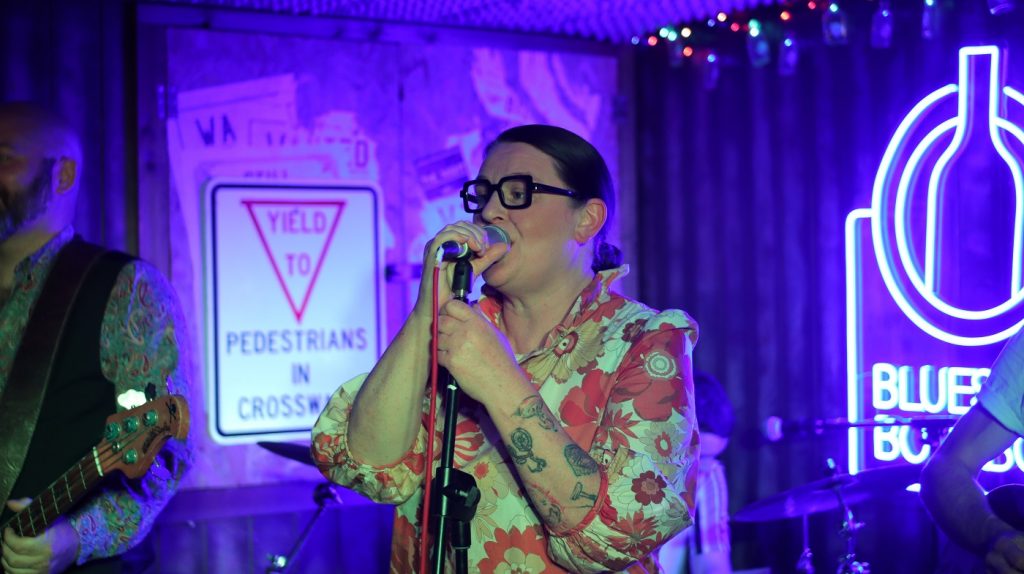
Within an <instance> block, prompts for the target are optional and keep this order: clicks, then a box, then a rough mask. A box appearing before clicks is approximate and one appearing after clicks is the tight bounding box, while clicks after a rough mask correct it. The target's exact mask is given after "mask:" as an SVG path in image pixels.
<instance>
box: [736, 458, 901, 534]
mask: <svg viewBox="0 0 1024 574" xmlns="http://www.w3.org/2000/svg"><path fill="white" fill-rule="evenodd" d="M920 474H921V467H920V466H918V465H914V464H901V465H894V466H887V467H883V468H875V469H871V470H865V471H862V472H860V473H858V474H853V475H851V474H837V475H836V476H830V477H828V478H823V479H821V480H816V481H814V482H809V483H807V484H803V485H800V486H797V487H795V488H791V489H789V490H786V491H783V492H780V493H779V494H776V495H774V496H769V497H768V498H765V499H762V500H758V501H756V502H753V503H751V504H748V505H747V506H746V507H744V508H743V509H742V510H740V511H739V512H737V513H736V514H734V515H733V517H732V520H734V521H736V522H767V521H770V520H783V519H786V518H794V517H797V516H804V515H807V514H814V513H816V512H823V511H826V510H833V509H836V508H839V500H838V499H837V498H836V494H835V489H836V488H838V489H839V492H841V493H842V495H843V502H845V503H846V504H847V505H854V504H858V503H861V502H864V501H865V500H868V499H870V498H875V497H879V496H882V495H885V494H891V493H894V492H897V491H900V490H903V489H906V487H908V486H910V485H911V484H913V483H915V482H917V480H918V477H919V476H920Z"/></svg>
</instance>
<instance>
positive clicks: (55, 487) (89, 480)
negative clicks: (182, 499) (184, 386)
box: [0, 395, 189, 536]
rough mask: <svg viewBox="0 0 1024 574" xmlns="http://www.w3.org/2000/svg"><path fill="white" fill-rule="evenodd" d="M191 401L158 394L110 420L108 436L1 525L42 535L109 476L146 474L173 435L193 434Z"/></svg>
mask: <svg viewBox="0 0 1024 574" xmlns="http://www.w3.org/2000/svg"><path fill="white" fill-rule="evenodd" d="M188 427H189V416H188V404H187V403H186V402H185V398H184V397H182V396H181V395H169V396H163V397H158V398H156V399H153V400H152V401H149V402H147V403H145V404H143V405H141V406H138V407H135V408H133V409H130V410H126V411H122V412H120V413H116V414H113V415H111V416H110V417H108V418H107V422H106V425H105V426H104V428H103V439H102V440H100V442H99V444H97V445H96V446H94V447H93V448H92V450H91V451H90V452H88V453H87V454H86V455H85V456H83V457H82V458H81V459H80V460H79V461H78V462H77V463H76V464H74V465H73V466H72V467H71V468H69V469H68V470H67V472H65V473H64V474H62V475H61V476H60V477H59V478H58V479H57V480H55V481H53V482H52V483H50V486H49V487H48V488H47V489H46V490H44V491H43V492H41V493H39V494H38V495H37V496H36V497H35V498H33V499H32V503H31V504H29V505H28V506H27V507H25V508H24V509H22V510H21V512H19V513H17V514H15V515H14V516H12V517H11V518H10V519H9V520H8V521H7V522H5V523H4V524H3V526H2V527H0V531H2V530H3V529H6V528H8V527H10V528H12V529H14V531H15V532H17V533H18V535H19V536H38V535H40V534H42V533H43V532H44V531H45V530H46V529H47V528H48V527H49V526H50V525H51V524H53V522H54V521H55V520H57V518H59V517H60V516H61V515H62V514H64V513H65V512H67V511H68V509H70V508H71V507H72V506H74V505H75V504H76V503H78V501H80V500H81V499H82V497H83V496H85V495H86V494H87V493H88V492H89V491H90V490H92V488H93V487H95V486H96V485H97V484H99V483H100V481H101V480H103V478H104V477H106V476H107V475H109V474H110V473H112V472H121V473H122V474H124V475H125V476H127V477H128V478H139V477H141V476H142V475H144V474H146V471H147V470H149V467H150V465H152V464H153V460H154V459H156V455H157V453H159V452H160V449H161V448H163V446H164V444H165V443H166V442H167V441H168V440H169V439H170V438H171V437H174V438H177V439H179V440H181V439H184V438H185V437H186V436H187V435H188Z"/></svg>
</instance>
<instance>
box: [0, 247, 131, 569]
mask: <svg viewBox="0 0 1024 574" xmlns="http://www.w3.org/2000/svg"><path fill="white" fill-rule="evenodd" d="M131 260H132V257H131V256H129V255H126V254H124V253H119V252H114V251H111V252H107V253H106V254H104V255H103V256H102V257H101V258H100V260H99V261H97V262H96V264H95V265H94V266H93V268H92V270H91V271H90V272H89V275H88V277H87V278H86V280H85V283H84V284H83V285H82V288H81V291H80V292H79V295H78V298H77V299H76V300H75V303H74V305H73V307H72V308H71V312H70V316H69V317H68V322H67V324H66V326H65V328H64V335H63V338H62V339H61V342H60V346H59V347H58V351H57V358H56V364H55V365H54V367H53V371H52V372H51V375H50V381H49V383H48V386H47V389H46V396H45V397H44V399H43V404H42V408H41V410H40V412H39V422H38V423H37V424H36V430H35V434H33V435H32V442H31V444H30V446H29V450H28V455H27V456H26V458H25V465H24V467H23V468H22V471H21V474H20V475H18V480H17V481H16V482H15V483H14V487H13V489H12V491H11V498H23V497H25V498H31V497H34V496H36V495H38V494H39V493H40V492H42V491H43V490H45V489H46V488H47V487H48V486H49V485H50V483H51V482H53V481H54V480H56V479H57V478H58V477H59V476H60V475H61V474H63V473H64V472H65V471H66V470H67V469H69V468H70V467H71V466H72V465H74V464H75V463H77V462H78V460H79V459H80V458H82V456H84V455H85V454H86V453H87V452H89V451H90V450H91V449H92V447H93V446H95V445H96V444H97V443H98V442H99V441H100V439H101V437H102V435H103V426H104V423H105V422H106V419H107V417H108V416H110V415H112V414H114V412H115V411H116V410H117V403H116V400H115V397H114V385H113V383H111V382H110V381H108V380H107V379H106V378H105V377H104V376H103V372H102V370H101V368H100V330H101V328H102V324H103V314H104V311H105V310H106V308H107V300H108V299H109V298H110V293H111V291H112V290H113V288H114V284H115V282H116V281H117V275H118V273H119V272H120V271H121V269H122V268H123V267H124V266H125V265H126V264H127V263H129V262H130V261H131ZM50 279H53V277H52V275H51V277H50ZM50 279H48V280H50ZM113 479H114V480H117V479H119V477H114V478H113ZM85 500H89V497H88V496H86V498H85ZM9 516H10V512H9V511H7V510H6V509H5V511H4V513H3V517H2V519H0V522H3V521H5V520H7V518H8V517H9ZM67 572H74V573H89V574H100V573H103V574H107V573H115V572H121V564H120V560H119V559H118V558H113V559H106V560H97V561H93V562H90V563H87V564H85V565H83V566H80V567H72V568H71V569H69V570H67Z"/></svg>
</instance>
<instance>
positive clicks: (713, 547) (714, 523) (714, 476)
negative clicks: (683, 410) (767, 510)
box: [658, 371, 735, 574]
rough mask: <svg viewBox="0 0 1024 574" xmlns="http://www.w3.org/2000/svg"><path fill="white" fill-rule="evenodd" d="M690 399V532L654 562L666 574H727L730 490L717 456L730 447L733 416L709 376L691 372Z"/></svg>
mask: <svg viewBox="0 0 1024 574" xmlns="http://www.w3.org/2000/svg"><path fill="white" fill-rule="evenodd" d="M693 396H694V400H695V401H696V409H697V428H698V429H699V430H700V463H699V465H698V466H699V470H698V474H697V512H696V516H695V517H694V518H695V521H694V527H693V528H688V529H686V530H684V531H683V532H682V533H680V534H679V535H677V536H676V537H675V538H673V539H672V540H670V541H668V542H667V543H665V545H664V546H662V547H661V551H660V552H659V554H658V559H659V560H660V561H661V566H662V568H663V569H664V570H665V572H666V573H667V574H684V573H689V574H729V573H730V572H732V564H731V562H730V557H729V553H730V550H731V544H730V542H729V489H728V485H727V484H726V481H725V467H724V466H723V465H722V463H721V462H719V460H718V458H717V457H718V455H720V454H722V451H724V450H725V447H727V446H728V445H729V437H730V436H731V435H732V428H733V425H734V424H735V415H734V413H733V408H732V401H730V400H729V395H728V394H726V392H725V387H723V386H722V384H721V383H720V382H718V380H717V379H715V378H714V377H712V376H711V375H709V374H708V373H705V372H702V371H694V373H693Z"/></svg>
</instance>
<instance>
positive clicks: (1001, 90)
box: [871, 46, 1024, 346]
mask: <svg viewBox="0 0 1024 574" xmlns="http://www.w3.org/2000/svg"><path fill="white" fill-rule="evenodd" d="M1001 56H1002V54H1001V53H1000V50H999V48H997V47H995V46H974V47H966V48H962V49H961V50H960V55H959V64H960V66H959V78H958V84H949V85H947V86H943V87H942V88H939V89H938V90H936V91H934V92H932V93H931V94H929V95H928V96H926V97H925V98H924V99H922V100H921V101H920V102H918V103H917V105H915V106H914V108H913V109H912V110H911V111H910V112H909V113H908V114H907V116H906V117H905V118H904V119H903V121H902V122H901V124H900V126H899V128H897V130H896V132H895V134H894V135H893V137H892V139H891V140H890V142H889V145H888V147H887V149H886V151H885V154H884V155H883V159H882V162H881V164H880V166H879V169H878V172H877V174H876V177H875V182H874V188H873V193H872V203H871V211H872V214H871V223H872V231H871V236H872V243H873V247H874V251H875V256H876V258H877V260H878V264H879V270H880V271H881V274H882V278H883V280H884V282H885V284H886V287H887V289H888V291H889V293H890V294H891V295H892V297H893V300H894V301H895V302H896V304H897V305H898V306H899V307H900V309H901V310H902V311H903V313H904V314H905V315H906V316H907V317H908V318H909V319H910V320H911V321H913V322H914V324H916V325H917V326H918V327H920V328H921V329H922V330H923V331H925V332H927V333H928V334H930V335H931V336H933V337H935V338H937V339H940V340H943V341H946V342H949V343H953V344H958V345H965V346H980V345H988V344H991V343H995V342H999V341H1002V340H1004V339H1006V338H1008V337H1009V336H1010V335H1012V334H1013V333H1015V332H1016V331H1017V330H1018V329H1019V328H1020V327H1021V326H1022V325H1024V288H1022V285H1021V281H1022V269H1021V263H1022V257H1024V169H1022V166H1021V165H1020V163H1019V162H1018V160H1017V158H1016V157H1014V155H1013V153H1012V152H1011V151H1010V150H1009V149H1007V147H1006V145H1005V142H1004V141H1003V140H1002V137H1001V136H1003V135H1008V136H1012V137H1014V138H1015V139H1017V140H1018V141H1019V142H1020V143H1021V145H1022V146H1024V130H1022V129H1021V127H1020V126H1017V125H1015V124H1013V123H1011V122H1010V121H1008V120H1007V119H1006V118H1005V114H1004V113H995V112H999V111H1002V110H1005V104H1008V103H1010V102H1014V103H1016V104H1018V105H1021V106H1024V94H1021V93H1020V92H1018V91H1017V90H1015V89H1013V88H1011V87H1008V86H1004V85H1003V82H1002V75H1001V74H1002V67H1001V65H1000V62H1001ZM975 57H986V58H988V59H989V61H990V63H989V65H990V66H991V68H990V70H989V72H990V73H989V81H990V86H989V97H990V99H991V100H992V101H990V102H989V106H988V109H989V114H990V117H989V118H988V120H989V126H990V128H989V136H990V138H991V140H992V143H993V145H994V146H995V148H996V151H997V153H998V154H999V156H1000V157H1001V158H1002V159H1003V161H1004V162H1006V163H1007V165H1008V167H1009V168H1010V171H1011V173H1012V175H1013V180H1014V193H1015V197H1016V208H1015V219H1014V235H1015V240H1014V247H1013V249H1012V254H1013V255H1012V256H1013V263H1012V265H1013V269H1012V272H1011V275H1012V280H1011V283H1012V284H1011V286H1010V287H1011V288H1010V292H1011V295H1010V297H1009V298H1008V299H1006V300H1005V301H1004V302H1003V303H1001V304H999V305H997V306H995V307H992V308H989V309H984V310H967V309H960V308H958V307H955V306H953V305H951V304H949V303H947V302H946V301H944V300H942V299H941V298H940V297H939V296H938V295H937V294H936V293H935V290H934V285H935V282H934V272H935V268H936V265H935V258H936V257H937V255H936V254H935V251H934V246H935V241H934V229H935V209H934V204H935V203H936V201H935V200H934V198H937V197H938V195H939V191H938V190H939V187H940V186H941V185H942V184H943V183H944V173H943V172H944V168H945V167H946V165H948V163H949V161H950V160H951V159H953V158H954V157H955V154H956V152H957V150H958V147H959V143H960V141H961V139H962V137H963V133H964V132H965V130H966V129H967V127H969V126H967V125H966V122H967V120H968V119H969V118H967V117H966V115H967V114H966V112H965V107H966V103H965V98H966V92H967V91H968V90H966V89H963V90H962V89H960V86H968V85H969V83H970V82H971V81H972V80H973V78H974V76H973V75H972V74H971V71H972V66H971V58H975ZM1003 96H1005V99H1004V98H1003ZM953 97H956V98H957V100H956V101H957V104H958V105H957V115H956V116H955V117H953V118H950V119H948V120H945V121H943V122H941V123H940V124H939V125H938V126H937V127H935V128H933V129H932V130H931V131H930V132H928V133H927V135H925V136H924V137H923V138H920V141H919V142H918V143H917V145H916V146H915V147H914V149H913V150H911V151H910V153H909V156H907V154H906V152H907V148H908V143H912V142H908V140H909V139H910V137H911V136H913V135H915V134H914V132H915V131H919V130H920V129H921V124H922V123H923V122H922V120H923V117H924V116H925V115H926V114H927V113H928V112H929V111H931V110H933V109H934V108H935V107H937V106H939V105H942V104H943V103H945V102H946V101H948V100H949V99H950V98H953ZM950 131H953V132H954V134H953V140H954V141H953V143H952V144H951V145H950V146H949V147H948V148H947V149H946V150H945V151H944V153H943V154H942V155H941V156H940V158H939V161H938V162H937V163H936V165H935V169H933V172H932V174H931V177H929V190H928V213H927V216H926V217H927V225H926V229H928V230H930V232H929V233H930V236H929V237H928V238H927V239H928V241H927V243H928V245H927V246H926V257H925V258H926V262H925V269H924V270H921V269H919V268H918V265H917V262H916V261H915V260H914V257H913V254H912V252H911V249H910V243H909V233H908V220H909V218H908V215H909V214H908V200H909V196H910V185H911V183H912V182H913V181H914V179H915V176H916V173H917V171H918V170H919V168H920V163H921V161H922V160H923V159H924V158H925V157H926V156H927V155H928V154H929V153H935V151H936V150H935V146H936V144H937V141H938V140H939V138H941V137H942V136H945V135H947V134H948V132H950ZM958 138H960V139H958ZM900 157H908V159H907V161H906V163H905V165H904V166H900V165H899V161H898V158H900ZM894 187H895V193H894V190H893V188H894ZM890 209H891V212H892V214H893V215H892V217H889V216H888V215H887V214H888V213H889V210H890ZM894 248H895V249H894ZM929 274H931V275H932V280H930V281H929V280H928V277H929ZM937 319H942V320H943V323H945V324H951V325H952V328H950V327H949V326H946V325H945V324H943V325H939V324H936V323H937V322H938V321H937ZM979 325H980V327H979ZM979 330H981V331H982V333H981V334H978V333H977V331H979Z"/></svg>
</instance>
